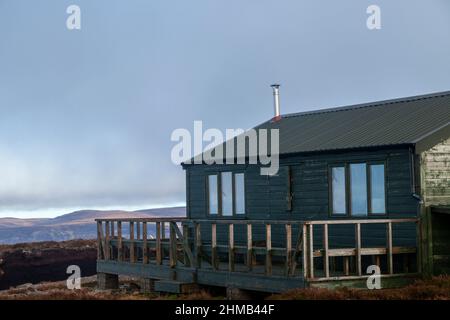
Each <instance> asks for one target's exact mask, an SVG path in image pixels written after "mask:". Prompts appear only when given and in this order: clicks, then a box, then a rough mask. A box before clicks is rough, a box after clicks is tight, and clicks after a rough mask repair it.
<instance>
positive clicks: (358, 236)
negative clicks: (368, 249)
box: [355, 223, 362, 276]
mask: <svg viewBox="0 0 450 320" xmlns="http://www.w3.org/2000/svg"><path fill="white" fill-rule="evenodd" d="M355 235H356V272H357V274H358V276H360V275H362V266H361V224H360V223H356V224H355Z"/></svg>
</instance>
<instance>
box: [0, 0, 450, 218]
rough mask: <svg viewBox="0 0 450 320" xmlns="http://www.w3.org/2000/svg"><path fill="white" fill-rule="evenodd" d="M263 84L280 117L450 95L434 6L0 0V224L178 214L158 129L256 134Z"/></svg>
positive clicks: (446, 41)
mask: <svg viewBox="0 0 450 320" xmlns="http://www.w3.org/2000/svg"><path fill="white" fill-rule="evenodd" d="M71 4H76V5H79V6H80V8H81V30H72V31H70V30H68V29H67V28H66V19H67V17H68V14H67V13H66V8H67V7H68V6H69V5H71ZM371 4H377V5H379V6H380V7H381V19H382V20H381V22H382V28H381V30H372V31H371V30H369V29H368V28H367V27H366V19H367V17H368V14H367V13H366V9H367V7H368V6H369V5H371ZM273 82H280V83H281V84H282V87H281V111H282V113H290V112H297V111H304V110H312V109H318V108H326V107H335V106H341V105H347V104H354V103H362V102H369V101H375V100H381V99H390V98H396V97H404V96H410V95H417V94H424V93H431V92H437V91H446V90H450V1H448V0H432V1H424V0H422V1H412V0H403V1H400V0H397V1H388V0H385V1H383V0H372V1H366V0H345V1H344V0H343V1H331V0H330V1H318V0H310V1H299V0H291V1H287V0H278V1H273V0H271V1H268V0H245V1H243V0H214V1H211V0H202V1H200V0H190V1H186V0H179V1H173V0H158V1H156V0H155V1H148V0H142V1H138V0H132V1H130V0H120V1H119V0H116V1H113V0H96V1H92V0H85V1H82V0H72V1H62V0H53V1H50V0H40V1H31V0H28V1H22V0H0V217H2V216H16V217H38V216H56V215H60V214H63V213H67V212H70V211H71V210H73V209H79V208H122V209H138V208H148V207H158V206H166V205H167V206H169V205H174V204H183V203H184V201H185V183H184V172H183V170H182V169H181V167H179V166H177V165H175V164H173V163H172V162H171V159H170V151H171V148H172V147H173V145H174V143H173V142H171V141H170V135H171V133H172V131H173V130H174V129H177V128H187V129H189V130H192V128H193V121H194V120H203V122H204V126H205V127H206V128H212V127H214V128H219V129H222V130H224V129H225V128H249V127H252V126H254V125H256V124H259V123H261V122H263V121H265V120H267V119H269V118H270V117H271V116H272V112H273V111H272V96H271V89H270V87H269V85H270V84H271V83H273Z"/></svg>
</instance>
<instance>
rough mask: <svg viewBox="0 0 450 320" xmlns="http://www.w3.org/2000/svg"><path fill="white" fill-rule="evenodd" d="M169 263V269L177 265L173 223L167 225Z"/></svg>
mask: <svg viewBox="0 0 450 320" xmlns="http://www.w3.org/2000/svg"><path fill="white" fill-rule="evenodd" d="M169 237H170V240H169V244H170V245H169V259H170V261H169V263H170V267H171V268H174V267H176V265H177V260H178V259H177V235H176V233H175V228H174V226H173V223H172V222H171V223H169Z"/></svg>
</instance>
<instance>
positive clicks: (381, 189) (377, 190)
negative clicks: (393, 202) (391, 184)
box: [370, 164, 386, 214]
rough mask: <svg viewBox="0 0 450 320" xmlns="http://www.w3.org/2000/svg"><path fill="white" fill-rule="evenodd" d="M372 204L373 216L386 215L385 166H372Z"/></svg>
mask: <svg viewBox="0 0 450 320" xmlns="http://www.w3.org/2000/svg"><path fill="white" fill-rule="evenodd" d="M370 204H371V212H372V213H373V214H385V213H386V191H385V181H384V164H374V165H371V166H370Z"/></svg>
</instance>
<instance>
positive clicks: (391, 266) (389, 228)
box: [386, 222, 394, 274]
mask: <svg viewBox="0 0 450 320" xmlns="http://www.w3.org/2000/svg"><path fill="white" fill-rule="evenodd" d="M386 236H387V239H386V242H387V248H386V249H387V250H386V252H387V266H388V272H389V274H393V273H394V262H393V259H392V223H391V222H388V223H387V224H386Z"/></svg>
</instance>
